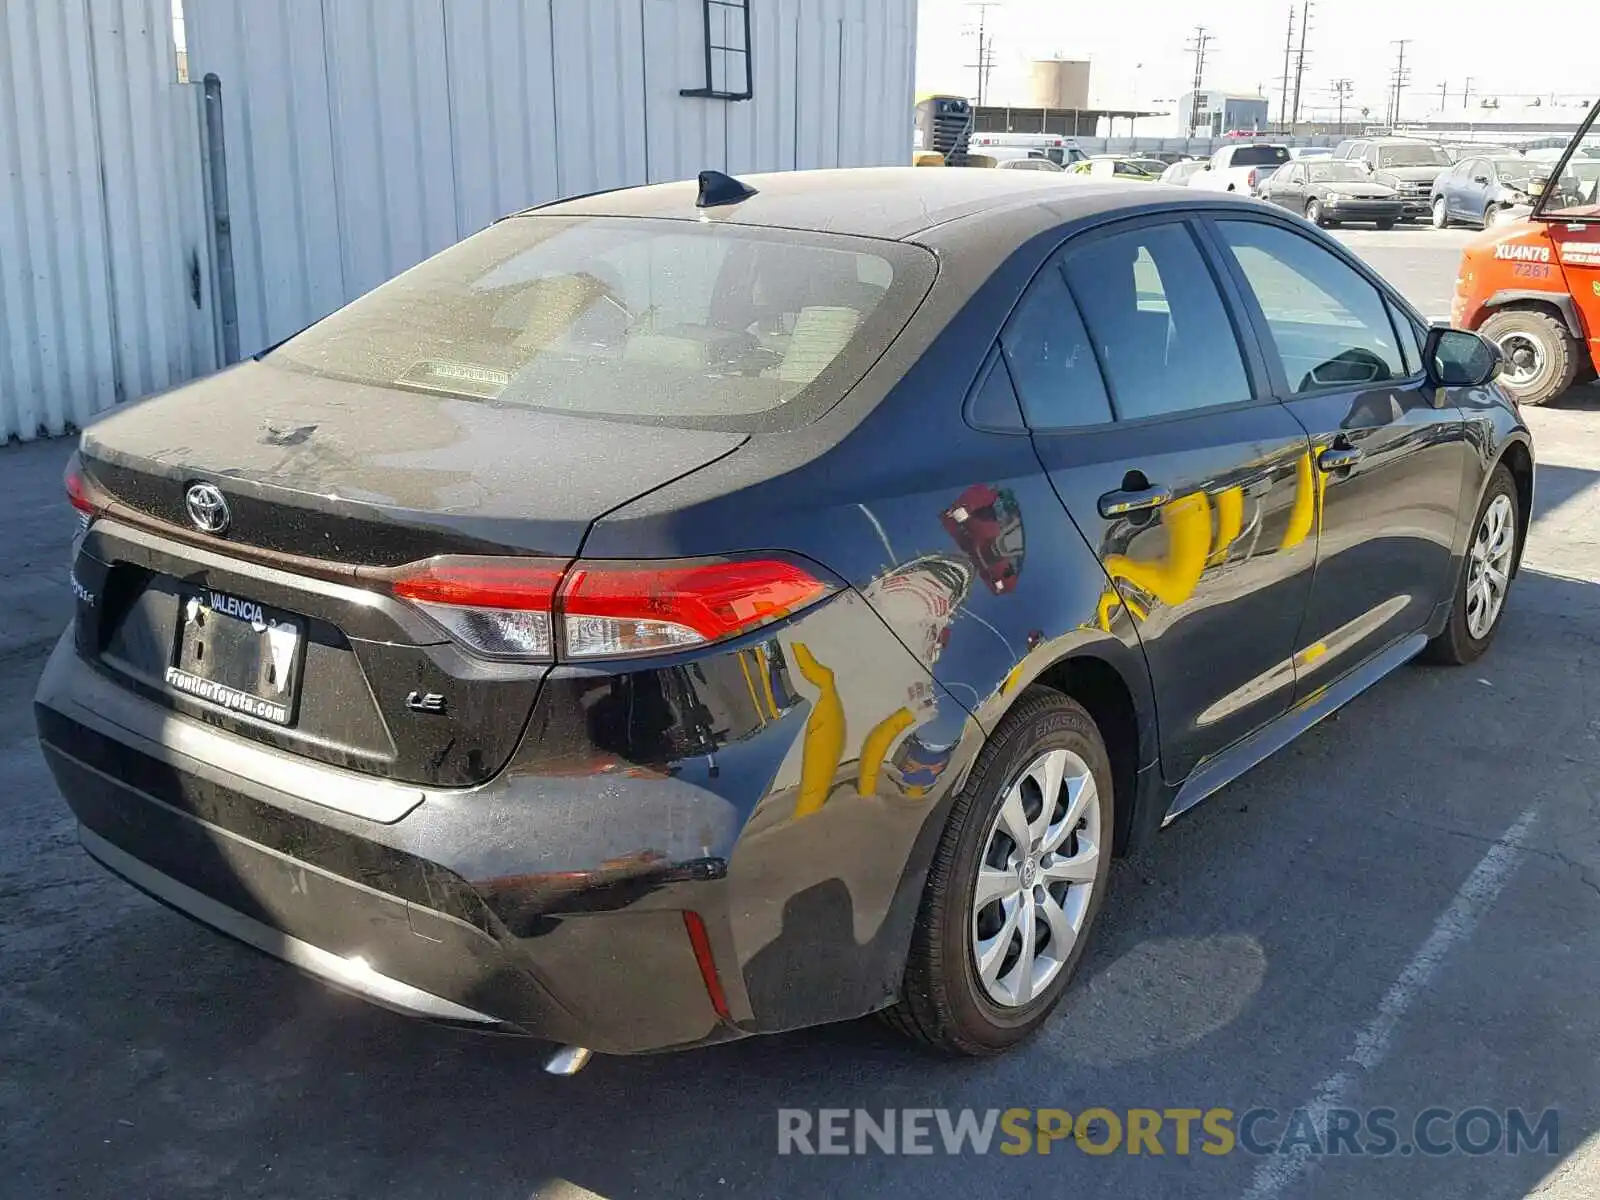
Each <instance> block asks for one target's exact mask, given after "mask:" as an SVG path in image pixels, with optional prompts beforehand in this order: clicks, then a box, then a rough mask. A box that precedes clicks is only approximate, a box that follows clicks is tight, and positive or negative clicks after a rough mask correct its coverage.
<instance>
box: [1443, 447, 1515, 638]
mask: <svg viewBox="0 0 1600 1200" xmlns="http://www.w3.org/2000/svg"><path fill="white" fill-rule="evenodd" d="M1521 531H1522V521H1521V517H1520V516H1519V514H1518V512H1517V483H1516V480H1515V479H1513V478H1512V477H1511V472H1510V470H1509V469H1508V468H1507V467H1506V465H1505V464H1504V463H1501V464H1500V465H1499V466H1497V467H1496V468H1495V469H1494V475H1493V476H1492V477H1491V478H1490V480H1489V487H1488V489H1487V490H1486V491H1485V492H1484V496H1483V502H1482V503H1481V504H1480V505H1479V506H1478V516H1477V521H1476V524H1474V526H1473V530H1472V541H1471V542H1470V543H1468V545H1467V554H1466V557H1465V558H1463V559H1462V562H1461V576H1460V578H1459V579H1457V581H1456V592H1455V601H1454V603H1453V604H1452V605H1451V608H1450V621H1449V624H1447V625H1446V626H1445V627H1444V632H1443V633H1441V634H1440V635H1439V636H1438V637H1436V638H1434V639H1433V640H1432V641H1431V642H1429V643H1428V647H1427V651H1426V653H1425V657H1426V658H1428V659H1429V660H1431V661H1433V662H1437V663H1445V664H1448V665H1451V666H1460V665H1462V664H1464V663H1469V662H1473V661H1474V660H1476V659H1477V658H1479V657H1480V656H1481V655H1482V654H1483V652H1484V651H1485V650H1487V649H1488V648H1489V643H1490V642H1492V641H1493V640H1494V635H1495V630H1497V629H1499V628H1500V617H1501V614H1502V613H1504V612H1505V604H1506V596H1507V594H1508V593H1509V592H1510V589H1511V572H1512V570H1513V569H1514V568H1515V567H1516V563H1517V542H1518V539H1519V538H1520V537H1521Z"/></svg>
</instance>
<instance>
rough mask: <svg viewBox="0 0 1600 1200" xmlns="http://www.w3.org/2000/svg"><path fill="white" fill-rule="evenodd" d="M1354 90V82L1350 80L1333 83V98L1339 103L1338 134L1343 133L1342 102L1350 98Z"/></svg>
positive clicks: (1339, 80)
mask: <svg viewBox="0 0 1600 1200" xmlns="http://www.w3.org/2000/svg"><path fill="white" fill-rule="evenodd" d="M1355 90H1356V85H1355V81H1354V80H1350V79H1335V80H1334V81H1333V94H1334V97H1335V98H1336V99H1337V100H1338V101H1339V132H1340V133H1343V132H1344V102H1345V101H1346V100H1348V99H1349V98H1350V94H1351V93H1352V92H1354V91H1355Z"/></svg>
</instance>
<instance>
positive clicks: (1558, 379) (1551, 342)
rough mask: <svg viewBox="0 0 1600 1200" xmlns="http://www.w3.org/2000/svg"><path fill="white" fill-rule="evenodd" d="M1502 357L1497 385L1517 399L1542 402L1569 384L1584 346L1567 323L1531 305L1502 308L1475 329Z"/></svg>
mask: <svg viewBox="0 0 1600 1200" xmlns="http://www.w3.org/2000/svg"><path fill="white" fill-rule="evenodd" d="M1478 332H1479V333H1481V334H1482V335H1483V336H1484V337H1486V338H1488V339H1489V340H1490V341H1491V342H1493V343H1494V344H1495V345H1496V346H1498V347H1500V353H1501V355H1503V356H1504V358H1505V369H1504V370H1503V371H1502V372H1501V375H1500V386H1501V387H1503V388H1505V389H1506V391H1508V392H1510V393H1511V395H1512V396H1513V397H1515V399H1516V401H1517V403H1519V404H1528V405H1539V404H1544V403H1545V402H1546V401H1549V400H1554V399H1555V398H1556V397H1557V396H1559V395H1561V393H1562V392H1564V391H1566V390H1567V389H1568V388H1569V387H1571V386H1572V383H1573V380H1575V379H1576V378H1577V376H1578V367H1579V364H1580V362H1581V360H1582V358H1583V356H1584V355H1583V347H1582V346H1581V345H1579V344H1578V340H1577V339H1576V338H1574V337H1573V336H1572V334H1571V332H1570V331H1568V329H1567V326H1566V323H1565V322H1564V321H1562V320H1561V319H1560V318H1559V317H1556V316H1552V315H1551V314H1549V313H1547V312H1542V311H1540V310H1538V309H1532V308H1503V309H1501V310H1499V311H1498V312H1496V313H1494V314H1492V315H1491V316H1490V317H1489V319H1488V320H1487V321H1485V322H1484V323H1483V325H1482V326H1481V327H1480V328H1479V330H1478Z"/></svg>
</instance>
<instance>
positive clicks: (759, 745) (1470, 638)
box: [35, 167, 1533, 1073]
mask: <svg viewBox="0 0 1600 1200" xmlns="http://www.w3.org/2000/svg"><path fill="white" fill-rule="evenodd" d="M710 215H714V219H712V220H706V219H704V218H705V217H707V216H710ZM996 314H1001V315H1000V316H999V317H997V315H996ZM1495 369H1496V360H1495V356H1494V352H1493V348H1492V347H1491V346H1489V345H1488V344H1487V343H1486V342H1484V341H1483V340H1482V339H1481V338H1479V337H1478V336H1477V335H1475V334H1470V333H1465V332H1461V331H1454V330H1446V329H1442V328H1433V329H1429V328H1428V327H1427V326H1426V325H1425V324H1424V322H1423V319H1422V318H1421V317H1420V316H1419V315H1418V313H1417V312H1416V310H1415V309H1413V308H1412V307H1411V306H1410V305H1409V304H1408V303H1407V302H1406V301H1405V299H1404V298H1403V297H1402V296H1401V295H1400V293H1399V292H1398V291H1396V290H1395V289H1394V288H1392V287H1390V286H1389V285H1388V284H1387V283H1385V282H1384V281H1383V279H1381V278H1380V277H1379V276H1378V275H1376V274H1375V273H1374V272H1373V271H1372V269H1371V268H1370V267H1368V266H1366V265H1365V264H1364V263H1362V262H1361V261H1360V260H1359V259H1358V258H1356V257H1354V256H1353V255H1352V254H1350V253H1349V252H1348V251H1346V250H1345V249H1344V248H1342V247H1341V246H1339V245H1338V244H1337V243H1335V242H1333V241H1332V240H1331V239H1329V238H1328V237H1327V236H1325V235H1323V234H1321V233H1319V232H1317V231H1316V230H1315V229H1313V228H1311V227H1309V226H1306V225H1305V224H1304V223H1303V222H1301V221H1299V220H1298V219H1297V218H1295V217H1292V216H1290V215H1289V214H1286V213H1280V212H1278V211H1276V210H1274V209H1271V208H1269V207H1267V206H1266V205H1262V204H1260V203H1257V202H1254V201H1248V200H1245V199H1242V198H1234V197H1225V196H1217V195H1205V194H1200V193H1194V192H1179V191H1177V190H1175V189H1162V190H1159V191H1153V190H1152V189H1149V188H1146V187H1142V186H1125V187H1119V186H1116V185H1114V184H1113V185H1109V186H1106V187H1096V188H1087V187H1086V188H1063V187H1062V186H1061V185H1060V183H1059V181H1057V180H1055V179H1053V178H1047V177H1046V176H1045V175H1043V174H1039V173H1033V172H1027V171H995V170H989V171H972V170H941V171H929V170H919V169H917V168H913V167H904V168H891V169H880V170H848V171H837V172H826V171H807V172H797V173H779V174H772V175H761V176H752V177H750V178H748V179H747V180H735V179H731V178H729V177H727V176H724V175H720V174H717V173H715V172H707V173H705V174H704V175H703V176H702V178H701V180H700V182H699V185H698V186H697V185H696V184H695V183H693V182H691V183H672V184H663V185H657V186H653V187H645V188H634V189H628V190H622V191H612V192H607V193H601V194H596V195H590V196H585V197H580V198H576V199H572V200H568V201H565V202H561V203H557V204H552V205H549V206H546V207H544V208H540V209H536V210H532V211H530V212H526V213H523V214H521V215H518V216H514V217H511V218H508V219H505V220H501V221H499V222H497V223H495V224H492V225H490V226H489V227H488V228H487V229H485V230H483V231H482V232H480V233H478V234H475V235H474V236H472V237H471V238H469V239H467V240H466V241H465V242H463V243H461V244H460V245H458V246H455V247H454V248H452V249H449V250H446V251H444V252H443V253H441V254H439V255H437V256H435V257H434V258H432V259H429V260H428V261H426V262H424V263H422V264H421V265H420V266H417V267H415V268H413V269H411V270H409V271H407V272H405V273H404V274H402V275H400V276H399V277H398V278H396V279H394V280H392V281H390V282H389V283H386V284H384V285H382V286H381V287H379V288H378V289H377V290H375V291H373V292H372V293H370V294H369V295H367V296H365V297H363V298H361V299H359V300H357V301H355V302H354V303H353V304H351V305H349V306H348V307H346V308H344V309H342V310H340V311H338V312H336V313H334V314H333V315H332V316H329V317H327V318H325V319H324V320H322V321H321V322H319V323H318V324H316V325H313V326H312V327H311V328H309V329H307V330H305V331H303V332H301V333H299V334H297V335H295V336H294V337H292V338H290V339H289V340H288V341H286V342H284V343H283V344H282V345H280V346H278V347H276V348H274V349H272V350H270V351H269V352H266V353H264V354H262V355H261V356H259V357H258V358H256V359H253V360H251V361H248V362H245V363H243V364H241V365H239V366H236V367H233V368H231V369H230V370H228V371H225V372H223V373H221V374H218V375H215V376H212V377H211V378H209V379H205V380H202V381H199V382H196V383H192V384H189V385H186V386H184V387H181V388H178V389H177V390H175V391H171V392H169V393H167V394H165V395H164V396H162V397H160V398H157V399H154V400H149V401H146V402H144V403H141V404H138V405H134V406H128V407H124V408H122V409H119V410H116V411H114V412H113V413H111V414H110V415H108V416H106V417H104V418H103V419H102V420H100V421H98V422H97V423H95V424H94V425H93V426H92V427H90V428H89V429H87V430H86V431H85V432H84V434H83V436H82V440H81V442H80V446H79V449H78V452H77V454H76V455H75V457H74V459H73V460H72V462H71V464H70V465H69V468H68V473H67V481H66V482H67V491H68V494H69V496H70V498H71V501H72V504H73V505H74V506H75V507H76V509H77V510H78V512H79V513H80V514H81V518H82V529H81V530H80V532H79V533H78V535H77V537H76V538H75V540H74V546H73V559H72V567H71V583H72V594H73V595H74V596H75V597H76V601H75V608H74V613H73V615H72V618H71V621H70V627H69V628H68V630H67V631H66V632H65V633H64V635H63V637H62V639H61V641H60V643H59V644H58V645H57V646H56V648H55V650H54V652H53V654H52V655H51V657H50V659H49V662H48V664H47V665H46V667H45V670H44V673H43V676H42V678H41V680H40V682H39V686H38V693H37V697H36V701H35V711H36V715H37V720H38V726H39V739H40V743H41V744H42V746H43V751H44V755H45V758H46V760H47V762H48V764H49V767H50V769H51V771H52V772H53V773H54V775H55V778H56V780H57V782H58V783H59V785H60V787H61V790H62V792H63V793H64V794H65V796H66V798H67V801H68V803H69V804H70V805H71V807H72V810H73V812H74V814H75V815H76V817H77V820H78V822H79V823H80V830H79V836H80V838H81V840H82V843H83V845H84V847H85V849H86V850H87V851H88V853H89V854H90V855H91V856H93V857H94V858H95V859H97V860H98V861H99V862H101V863H102V864H104V865H105V866H106V867H108V868H110V869H111V870H112V871H113V872H115V873H117V874H119V875H122V876H124V877H125V878H126V879H128V880H129V881H131V882H132V883H133V884H134V885H135V886H137V887H139V888H140V889H142V890H144V891H145V892H147V893H149V894H151V895H153V896H155V897H157V898H158V899H160V900H161V901H163V902H164V903H166V904H167V905H169V906H171V907H172V908H174V909H177V910H178V911H180V912H184V913H187V914H189V915H190V916H192V917H195V918H196V919H198V920H199V921H202V922H204V923H206V924H209V925H212V926H215V927H216V928H218V929H220V930H221V931H223V932H225V933H227V934H229V935H231V936H233V937H235V938H238V939H240V940H242V941H244V942H246V943H248V944H250V945H253V946H255V947H256V948H258V949H261V950H263V951H266V952H267V953H269V954H273V955H276V956H278V957H280V958H283V959H286V960H288V961H289V962H291V963H293V964H294V965H295V966H297V967H299V968H300V969H301V970H303V971H306V972H309V973H310V974H312V975H314V976H318V977H320V978H322V979H324V980H326V981H328V982H329V983H331V984H333V985H334V986H336V987H339V988H342V989H344V990H346V991H350V992H354V993H356V994H358V995H361V996H364V997H366V998H368V999H370V1000H373V1001H375V1002H377V1003H379V1004H382V1005H385V1006H387V1007H390V1008H394V1009H398V1010H399V1011H401V1012H405V1013H411V1014H414V1015H417V1016H421V1017H426V1018H430V1019H434V1020H439V1021H444V1022H447V1023H450V1024H453V1025H457V1026H464V1027H468V1028H473V1029H480V1030H491V1031H501V1032H512V1033H526V1034H534V1035H537V1036H539V1037H542V1038H548V1039H551V1040H553V1041H555V1042H558V1043H562V1044H563V1048H562V1049H561V1050H559V1051H558V1052H557V1053H556V1054H555V1055H554V1056H553V1057H552V1058H551V1060H550V1069H553V1070H556V1071H558V1072H563V1073H569V1072H570V1071H572V1070H574V1069H576V1067H578V1066H579V1065H581V1064H582V1062H583V1061H585V1060H586V1059H587V1058H588V1056H589V1055H588V1051H590V1050H597V1051H603V1052H612V1053H628V1052H640V1051H648V1050H656V1049H662V1048H665V1047H690V1046H696V1045H703V1044H707V1043H713V1042H720V1041H725V1040H728V1039H732V1038H737V1037H742V1036H746V1035H750V1034H758V1033H765V1032H771V1031H778V1030H787V1029H793V1028H795V1027H797V1026H803V1025H807V1024H812V1023H816V1022H822V1021H834V1020H841V1019H845V1018H850V1017H855V1016H857V1015H859V1014H863V1013H866V1012H869V1011H874V1010H886V1011H887V1012H888V1014H889V1016H890V1019H891V1022H892V1023H893V1024H894V1025H895V1026H896V1027H897V1028H899V1029H901V1030H903V1031H905V1032H906V1033H908V1034H910V1035H912V1036H914V1037H916V1038H918V1039H920V1040H922V1041H924V1042H927V1043H930V1044H932V1045H933V1046H936V1047H939V1048H941V1049H943V1050H945V1051H949V1052H952V1053H958V1054H967V1055H987V1054H994V1053H998V1052H1000V1051H1003V1050H1005V1049H1007V1048H1009V1047H1011V1046H1013V1045H1015V1044H1016V1043H1018V1042H1020V1041H1021V1040H1022V1039H1024V1038H1025V1037H1027V1036H1028V1035H1029V1034H1030V1033H1032V1032H1033V1031H1034V1030H1036V1029H1038V1028H1039V1026H1040V1025H1041V1024H1042V1023H1043V1022H1044V1021H1045V1020H1046V1018H1047V1017H1048V1016H1049V1014H1050V1011H1051V1009H1052V1008H1053V1007H1054V1006H1055V1004H1056V1003H1057V1001H1058V1000H1059V999H1060V998H1061V995H1062V993H1063V990H1064V989H1065V988H1066V986H1067V983H1068V981H1069V979H1070V978H1071V977H1072V975H1073V973H1074V971H1075V970H1076V968H1077V967H1078V965H1079V963H1080V961H1081V960H1082V956H1083V954H1084V951H1085V948H1086V946H1087V945H1088V944H1089V939H1090V936H1091V934H1092V932H1093V928H1094V924H1095V919H1096V916H1097V914H1098V913H1099V911H1100V909H1101V907H1102V904H1103V903H1104V901H1105V898H1106V893H1107V888H1108V885H1109V883H1110V879H1111V876H1110V873H1109V872H1110V860H1111V857H1112V855H1113V854H1114V853H1117V852H1121V851H1123V850H1125V849H1128V848H1130V847H1138V846H1142V845H1146V844H1148V842H1149V841H1150V840H1151V839H1152V838H1153V837H1154V836H1155V834H1156V833H1157V831H1159V829H1160V828H1161V827H1162V826H1163V824H1164V823H1165V822H1167V821H1168V820H1169V819H1170V818H1172V817H1175V816H1177V815H1178V814H1180V813H1182V812H1184V811H1185V810H1187V809H1188V808H1190V807H1191V806H1193V805H1194V804H1196V803H1198V802H1199V801H1200V800H1202V799H1203V798H1204V797H1206V796H1208V795H1210V794H1211V793H1213V792H1215V791H1216V790H1217V789H1218V788H1221V787H1222V786H1224V785H1225V784H1226V783H1227V782H1228V781H1229V780H1231V779H1233V778H1235V777H1236V776H1238V775H1239V774H1241V773H1242V772H1244V771H1246V770H1247V769H1249V768H1250V767H1251V766H1252V765H1254V764H1255V763H1257V762H1258V761H1260V760H1261V759H1262V758H1263V757H1265V756H1266V755H1267V754H1269V753H1271V752H1272V751H1273V750H1274V749H1276V748H1277V747H1279V746H1281V745H1283V744H1284V743H1285V742H1286V741H1288V740H1289V739H1290V738H1292V737H1293V736H1294V735H1295V734H1297V733H1298V732H1300V731H1303V730H1305V729H1307V728H1309V727H1311V726H1312V725H1313V724H1315V723H1316V722H1317V721H1319V720H1320V719H1322V718H1324V717H1326V716H1327V715H1328V714H1329V713H1331V712H1332V711H1334V710H1335V709H1337V708H1338V707H1339V706H1341V705H1342V704H1344V703H1345V702H1346V701H1348V700H1350V699H1351V698H1352V697H1354V696H1356V695H1357V694H1358V693H1360V692H1361V691H1363V690H1364V689H1366V688H1367V687H1369V686H1371V685H1372V684H1374V683H1375V682H1376V681H1378V680H1379V679H1380V678H1382V677H1383V676H1384V675H1386V674H1387V673H1389V672H1390V671H1392V670H1394V669H1395V668H1397V667H1399V666H1400V665H1401V664H1402V663H1404V662H1406V661H1407V660H1409V659H1411V658H1412V657H1414V656H1415V655H1417V654H1419V653H1422V652H1424V651H1426V652H1428V653H1430V654H1432V655H1433V656H1435V657H1437V658H1439V659H1442V660H1444V661H1447V662H1458V663H1459V662H1467V661H1471V660H1472V659H1475V658H1477V657H1478V656H1479V655H1481V654H1482V653H1484V651H1485V650H1487V649H1488V648H1489V646H1490V643H1491V642H1492V640H1493V638H1494V636H1495V631H1496V629H1497V627H1498V625H1499V622H1500V617H1501V613H1502V612H1503V611H1504V605H1505V602H1506V598H1507V594H1508V589H1509V588H1510V586H1511V581H1512V577H1513V575H1514V574H1515V572H1516V569H1517V564H1518V552H1519V549H1520V547H1521V544H1522V536H1523V532H1524V530H1525V528H1526V524H1527V517H1528V510H1529V509H1528V506H1529V498H1530V495H1531V487H1532V483H1531V480H1532V470H1533V462H1532V451H1531V441H1530V438H1529V434H1528V431H1527V429H1526V428H1525V427H1524V425H1523V423H1522V421H1521V419H1520V417H1519V416H1518V414H1517V412H1516V410H1515V409H1514V408H1513V407H1512V406H1511V404H1510V403H1509V402H1508V401H1507V400H1506V399H1505V398H1504V396H1503V395H1502V394H1501V393H1500V392H1499V390H1498V389H1497V388H1495V387H1494V386H1493V385H1492V379H1493V376H1494V373H1495ZM1465 682H1466V684H1467V685H1469V686H1470V679H1465ZM1158 712H1159V713H1160V721H1159V724H1158V722H1157V720H1156V715H1157V713H1158ZM68 965H70V963H69V964H68ZM1148 986H1159V982H1158V981H1149V983H1148ZM166 1016H167V1017H168V1018H169V1019H172V1020H175V1021H181V1020H182V1018H183V1014H181V1013H169V1014H166Z"/></svg>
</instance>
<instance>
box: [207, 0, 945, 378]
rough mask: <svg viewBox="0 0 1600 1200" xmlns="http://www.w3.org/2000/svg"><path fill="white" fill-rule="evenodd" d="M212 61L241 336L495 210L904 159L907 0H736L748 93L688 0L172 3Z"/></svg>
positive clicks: (331, 299)
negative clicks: (711, 44)
mask: <svg viewBox="0 0 1600 1200" xmlns="http://www.w3.org/2000/svg"><path fill="white" fill-rule="evenodd" d="M185 10H186V11H185V16H186V26H187V30H188V42H189V70H190V75H191V78H194V79H200V78H202V77H203V76H205V75H206V74H207V73H215V74H216V75H217V76H218V78H219V79H220V80H221V84H222V97H223V109H224V113H225V120H226V129H227V142H228V186H229V196H230V201H231V208H232V217H233V252H234V261H235V269H236V272H237V279H238V283H237V302H238V310H239V328H240V350H241V351H242V352H243V353H245V354H249V353H252V352H254V351H256V350H259V349H260V348H262V347H264V346H267V345H270V344H271V343H273V342H275V341H277V340H279V339H280V338H282V337H285V336H287V335H288V334H290V333H292V332H294V331H295V330H297V329H299V328H300V327H302V326H304V325H306V324H308V323H309V322H311V321H313V320H315V319H317V318H318V317H321V316H323V315H324V314H326V313H328V312H330V311H331V310H332V309H334V308H336V307H338V305H340V304H342V303H344V302H345V301H347V300H349V299H353V298H354V297H355V296H358V295H360V294H361V293H362V292H364V291H366V290H368V289H369V288H371V287H373V286H374V285H375V284H377V283H379V282H381V281H383V280H384V279H387V278H389V277H390V276H392V275H394V274H396V273H398V272H399V271H401V270H404V269H405V268H406V267H408V266H411V265H412V264H414V263H416V262H418V261H420V260H421V259H423V258H425V257H427V256H428V255H429V254H431V253H433V252H435V251H437V250H439V249H442V248H443V247H445V246H447V245H449V244H450V243H452V242H454V241H457V240H459V239H460V238H462V237H465V236H466V235H467V234H470V233H473V232H475V231H476V230H478V229H480V228H482V227H483V226H484V225H486V224H488V223H489V222H490V221H491V220H493V219H494V218H495V217H497V216H500V215H502V214H504V213H507V212H511V211H514V210H516V209H519V208H525V207H527V206H529V205H532V204H537V203H539V202H541V201H545V200H550V199H554V198H556V197H557V196H562V195H574V194H578V193H583V192H588V191H593V190H596V189H598V188H607V187H616V186H620V185H625V184H631V183H643V182H647V181H655V180H664V179H678V178H684V177H686V176H691V175H693V174H694V173H695V172H696V171H698V170H700V169H702V168H705V167H719V168H724V169H732V170H735V171H753V170H783V169H790V168H797V167H798V168H805V167H822V166H836V165H867V164H877V163H890V162H904V161H905V160H906V158H907V157H908V153H909V151H908V147H909V146H910V143H911V125H912V119H911V109H912V72H913V65H914V64H913V60H914V54H915V26H916V0H751V18H752V30H751V61H752V68H753V78H754V85H755V86H754V91H755V96H754V98H753V99H751V100H749V101H741V102H729V101H724V100H708V99H699V98H689V97H684V96H681V95H679V92H680V90H681V89H683V88H693V87H699V86H702V85H703V84H704V83H705V50H704V25H703V19H704V18H703V16H702V5H701V0H249V2H248V3H246V2H243V0H186V3H185Z"/></svg>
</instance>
